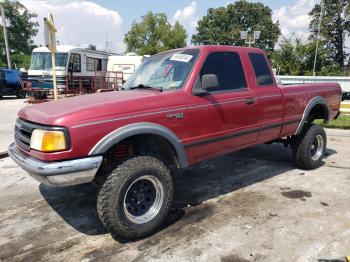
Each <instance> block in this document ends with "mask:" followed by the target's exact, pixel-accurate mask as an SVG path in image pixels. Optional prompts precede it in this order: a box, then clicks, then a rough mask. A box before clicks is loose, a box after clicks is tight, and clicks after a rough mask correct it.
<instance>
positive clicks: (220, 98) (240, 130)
mask: <svg viewBox="0 0 350 262" xmlns="http://www.w3.org/2000/svg"><path fill="white" fill-rule="evenodd" d="M205 74H215V75H216V76H217V78H218V81H219V87H218V88H216V89H214V88H212V89H208V90H207V91H208V93H207V94H205V95H201V96H196V95H192V96H191V97H190V102H189V107H188V114H189V118H190V121H189V122H190V123H191V124H190V126H189V132H190V134H189V137H190V139H189V140H188V141H186V148H187V149H188V150H189V152H190V154H191V155H192V156H193V158H194V160H195V161H197V160H198V161H200V160H201V159H205V158H206V157H209V156H210V155H212V154H218V153H220V152H225V151H230V150H232V149H233V148H237V147H240V146H242V145H245V144H250V143H254V142H256V141H257V139H258V134H259V128H258V124H259V101H258V99H257V96H256V94H255V91H254V90H253V89H251V88H249V86H248V84H247V81H246V77H245V73H244V70H243V67H242V62H241V58H240V56H239V54H238V53H236V52H233V51H232V52H231V51H229V52H227V51H225V52H222V51H220V52H211V53H208V54H207V57H206V59H205V61H204V63H203V65H202V67H201V70H200V73H199V75H198V79H197V83H196V84H198V83H199V84H201V79H202V76H203V75H205Z"/></svg>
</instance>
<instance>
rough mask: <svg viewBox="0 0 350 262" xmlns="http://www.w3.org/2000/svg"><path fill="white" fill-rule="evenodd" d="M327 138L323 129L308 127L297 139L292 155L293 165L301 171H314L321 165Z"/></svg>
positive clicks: (315, 126)
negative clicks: (301, 169)
mask: <svg viewBox="0 0 350 262" xmlns="http://www.w3.org/2000/svg"><path fill="white" fill-rule="evenodd" d="M326 146H327V136H326V132H325V131H324V129H323V128H322V127H320V126H317V125H310V126H308V127H306V128H305V130H303V132H302V133H301V134H300V135H299V137H298V138H297V140H296V142H295V144H294V148H293V154H294V159H295V163H296V165H297V166H298V167H300V168H303V169H315V168H317V167H319V166H320V165H321V162H322V158H323V156H324V153H325V151H326Z"/></svg>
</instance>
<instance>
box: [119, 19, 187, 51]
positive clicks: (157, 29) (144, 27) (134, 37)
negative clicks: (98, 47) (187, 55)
mask: <svg viewBox="0 0 350 262" xmlns="http://www.w3.org/2000/svg"><path fill="white" fill-rule="evenodd" d="M186 37H187V35H186V30H185V29H184V27H183V26H182V25H180V24H179V23H178V22H176V23H175V24H174V25H173V26H172V25H171V24H170V23H169V22H168V19H167V16H166V14H164V13H156V14H153V13H152V12H148V13H147V14H146V15H145V16H143V17H142V21H141V22H139V23H137V22H135V21H134V22H133V24H132V26H131V29H130V31H129V32H128V33H127V34H126V35H125V38H124V42H125V44H126V46H127V51H128V52H136V53H138V54H139V55H153V54H156V53H159V52H162V51H166V50H169V49H174V48H180V47H184V46H186Z"/></svg>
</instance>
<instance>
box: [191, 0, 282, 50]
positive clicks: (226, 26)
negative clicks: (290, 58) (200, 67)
mask: <svg viewBox="0 0 350 262" xmlns="http://www.w3.org/2000/svg"><path fill="white" fill-rule="evenodd" d="M249 28H250V29H251V30H252V31H261V36H260V39H259V40H258V41H257V43H256V44H255V46H256V47H259V48H263V49H265V50H266V51H272V50H274V46H275V43H276V42H277V41H278V37H279V36H280V34H281V31H280V28H279V23H278V22H277V23H274V22H273V21H272V11H271V9H270V8H269V7H267V6H265V5H263V4H262V3H251V2H247V1H245V0H240V1H237V2H235V3H233V4H228V5H227V6H226V7H219V8H210V9H208V12H207V15H206V16H204V17H203V18H202V19H201V20H200V21H199V22H198V26H197V34H195V35H193V36H192V43H194V44H204V45H208V44H223V45H241V46H243V45H245V43H244V40H241V39H240V31H245V30H248V29H249Z"/></svg>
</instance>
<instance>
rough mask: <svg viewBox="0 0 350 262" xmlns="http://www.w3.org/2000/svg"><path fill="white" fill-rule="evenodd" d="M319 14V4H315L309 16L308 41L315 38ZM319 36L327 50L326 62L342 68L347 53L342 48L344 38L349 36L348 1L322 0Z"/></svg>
mask: <svg viewBox="0 0 350 262" xmlns="http://www.w3.org/2000/svg"><path fill="white" fill-rule="evenodd" d="M320 13H321V6H320V4H316V5H315V7H314V8H313V9H312V10H311V12H310V13H309V15H310V16H311V21H310V25H309V29H310V33H311V35H310V40H314V39H315V38H316V37H317V33H318V26H319V21H320V20H319V19H320ZM320 36H321V37H322V43H323V45H324V48H325V49H326V50H327V52H326V56H327V60H328V61H330V62H332V63H334V62H336V63H337V64H338V66H340V67H341V68H344V66H345V61H346V58H347V57H348V55H349V53H347V52H346V50H345V48H344V40H345V37H346V36H350V1H349V0H337V1H334V0H323V16H322V21H321V31H320Z"/></svg>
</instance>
